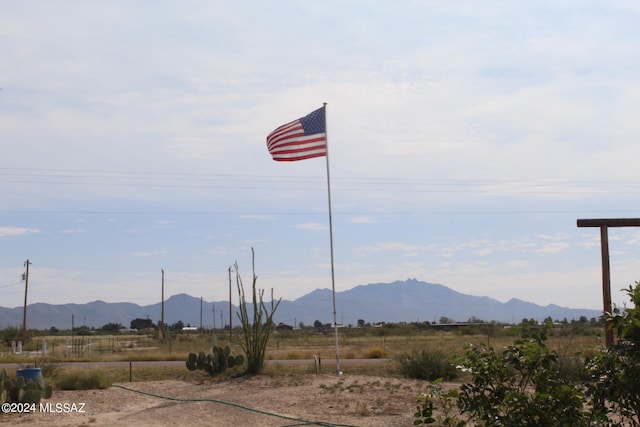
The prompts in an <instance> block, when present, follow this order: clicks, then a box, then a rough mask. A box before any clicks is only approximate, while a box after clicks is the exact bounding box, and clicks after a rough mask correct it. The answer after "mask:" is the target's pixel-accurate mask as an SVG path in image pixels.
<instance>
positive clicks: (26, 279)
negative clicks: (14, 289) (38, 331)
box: [22, 260, 31, 345]
mask: <svg viewBox="0 0 640 427" xmlns="http://www.w3.org/2000/svg"><path fill="white" fill-rule="evenodd" d="M24 265H25V266H26V267H27V270H26V272H25V273H24V276H23V279H24V311H23V312H22V344H23V345H24V344H25V342H26V338H27V290H28V289H29V265H31V263H30V262H29V260H27V261H26V262H25V263H24Z"/></svg>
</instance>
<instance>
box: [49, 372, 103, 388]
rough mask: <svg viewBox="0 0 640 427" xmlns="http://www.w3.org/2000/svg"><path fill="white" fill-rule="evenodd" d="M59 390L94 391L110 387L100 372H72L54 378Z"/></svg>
mask: <svg viewBox="0 0 640 427" xmlns="http://www.w3.org/2000/svg"><path fill="white" fill-rule="evenodd" d="M55 383H56V388H57V389H59V390H95V389H105V388H109V387H110V386H111V381H110V380H109V379H108V378H107V375H106V374H105V373H104V372H102V371H100V370H94V369H91V370H84V369H83V370H73V371H68V372H66V373H64V374H63V375H61V376H59V377H57V378H56V381H55Z"/></svg>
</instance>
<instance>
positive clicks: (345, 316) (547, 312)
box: [0, 279, 602, 329]
mask: <svg viewBox="0 0 640 427" xmlns="http://www.w3.org/2000/svg"><path fill="white" fill-rule="evenodd" d="M248 297H250V296H248ZM335 297H336V312H337V321H338V323H342V324H344V325H356V324H357V322H358V320H359V319H362V320H364V321H365V322H370V323H376V322H414V321H429V322H439V320H440V319H441V318H443V317H446V318H448V319H451V320H455V321H460V322H465V321H467V320H469V319H471V318H474V319H479V320H484V321H493V320H495V321H498V322H505V323H519V322H520V321H521V320H522V319H525V318H526V319H536V320H539V321H540V320H543V319H545V318H547V317H551V318H552V319H554V320H564V319H567V320H572V319H578V318H580V317H582V316H584V317H586V318H587V319H591V318H598V317H599V316H601V315H602V312H601V311H600V310H592V309H579V308H568V307H560V306H558V305H554V304H550V305H547V306H540V305H536V304H533V303H530V302H526V301H522V300H519V299H515V298H514V299H511V300H509V301H508V302H506V303H502V302H500V301H498V300H496V299H493V298H489V297H486V296H484V297H479V296H473V295H467V294H462V293H460V292H456V291H454V290H452V289H450V288H448V287H446V286H443V285H438V284H434V283H427V282H422V281H419V280H416V279H408V280H405V281H396V282H393V283H374V284H368V285H360V286H356V287H354V288H352V289H349V290H346V291H342V292H336V295H335ZM249 299H250V298H249ZM332 300H333V296H332V292H331V290H330V289H316V290H315V291H312V292H310V293H309V294H307V295H304V296H302V297H300V298H298V299H296V300H294V301H288V300H282V301H281V302H280V305H279V306H278V308H277V310H276V313H275V315H274V321H275V322H276V323H284V324H288V325H291V326H298V325H299V324H300V323H304V324H305V325H313V323H314V322H315V321H316V320H319V321H320V322H322V323H323V324H326V323H333V302H332ZM265 303H266V305H267V307H269V306H270V301H265ZM237 310H238V307H237V305H232V312H233V314H232V323H233V325H234V326H235V325H237V324H239V320H238V317H237V315H236V312H237ZM201 313H202V314H201ZM22 315H23V307H15V308H5V307H0V327H2V328H4V327H8V326H14V327H21V325H22ZM201 316H202V325H203V326H204V327H206V328H210V327H211V326H213V325H214V322H215V326H216V328H221V327H223V325H229V301H216V302H207V301H202V304H201V299H200V298H196V297H192V296H190V295H187V294H178V295H173V296H172V297H170V298H168V299H167V300H166V301H165V323H166V324H168V325H171V324H173V323H175V322H177V321H182V322H183V323H184V324H185V325H191V326H200V322H201V320H200V319H201ZM72 317H73V319H74V325H75V326H76V327H78V326H88V327H96V328H99V327H101V326H103V325H105V324H107V323H120V324H122V325H123V326H125V327H129V325H130V323H131V321H132V320H133V319H137V318H142V319H147V318H148V319H152V320H153V322H154V323H157V322H158V321H159V320H160V319H161V303H157V304H152V305H146V306H140V305H137V304H133V303H128V302H120V303H107V302H104V301H93V302H89V303H86V304H59V305H52V304H45V303H36V304H30V305H28V307H27V327H28V328H33V329H49V328H51V327H56V328H58V329H70V328H71V323H72ZM214 319H215V320H214Z"/></svg>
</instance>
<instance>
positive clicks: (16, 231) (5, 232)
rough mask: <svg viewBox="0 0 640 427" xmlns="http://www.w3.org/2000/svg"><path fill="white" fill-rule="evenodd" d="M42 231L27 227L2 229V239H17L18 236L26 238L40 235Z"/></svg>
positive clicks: (0, 230)
mask: <svg viewBox="0 0 640 427" xmlns="http://www.w3.org/2000/svg"><path fill="white" fill-rule="evenodd" d="M39 232H40V230H38V229H37V228H26V227H10V226H8V227H0V238H3V237H16V236H25V235H27V234H34V233H39Z"/></svg>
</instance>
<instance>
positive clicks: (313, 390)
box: [0, 374, 425, 427]
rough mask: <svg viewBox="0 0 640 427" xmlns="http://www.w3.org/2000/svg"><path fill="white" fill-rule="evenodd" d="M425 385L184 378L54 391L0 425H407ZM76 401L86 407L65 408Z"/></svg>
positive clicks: (330, 378)
mask: <svg viewBox="0 0 640 427" xmlns="http://www.w3.org/2000/svg"><path fill="white" fill-rule="evenodd" d="M424 389H425V383H424V382H422V381H417V380H408V379H393V378H378V377H369V376H361V375H348V374H345V375H343V376H336V375H328V374H320V375H313V374H296V375H287V376H283V375H276V376H267V375H260V376H256V377H246V378H235V379H227V380H217V381H216V380H209V379H208V378H207V379H203V378H202V377H198V378H194V377H188V378H187V379H185V380H170V381H149V382H133V383H123V384H117V385H114V386H112V387H111V388H109V389H106V390H89V391H55V392H54V394H53V396H52V397H51V399H48V400H43V401H42V402H43V403H51V407H52V411H56V410H57V409H59V412H57V413H56V412H49V413H46V412H37V413H31V414H15V413H14V414H0V425H30V426H45V425H46V426H106V425H109V426H117V425H135V426H182V425H208V426H256V427H258V426H293V425H325V426H331V425H348V426H363V427H364V426H366V427H382V426H385V427H386V426H393V427H399V426H411V425H412V423H413V412H414V409H415V399H416V397H417V396H418V394H419V393H420V392H421V391H423V390H424ZM65 404H66V406H65ZM74 404H75V409H76V410H78V409H80V407H81V406H82V410H83V411H84V412H83V413H79V412H69V411H71V410H73V409H74ZM56 405H58V406H56Z"/></svg>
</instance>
